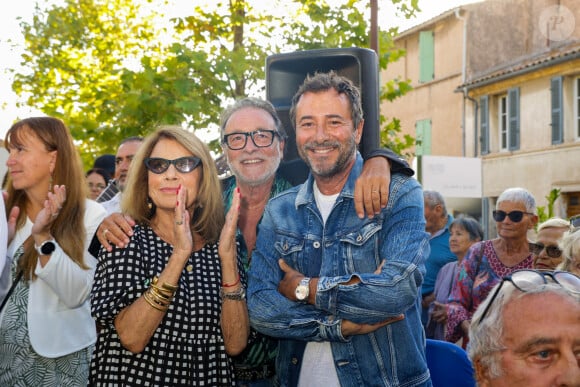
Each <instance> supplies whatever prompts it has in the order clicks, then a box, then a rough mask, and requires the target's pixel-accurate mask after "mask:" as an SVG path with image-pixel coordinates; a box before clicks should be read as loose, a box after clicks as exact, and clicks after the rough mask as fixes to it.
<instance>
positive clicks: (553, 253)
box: [528, 243, 562, 258]
mask: <svg viewBox="0 0 580 387" xmlns="http://www.w3.org/2000/svg"><path fill="white" fill-rule="evenodd" d="M528 246H529V247H530V252H531V253H532V254H534V255H540V253H541V252H542V251H544V249H546V254H548V257H550V258H560V257H561V256H562V250H560V248H559V247H558V246H544V245H543V244H541V243H528Z"/></svg>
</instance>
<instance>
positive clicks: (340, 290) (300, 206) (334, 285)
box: [248, 72, 431, 387]
mask: <svg viewBox="0 0 580 387" xmlns="http://www.w3.org/2000/svg"><path fill="white" fill-rule="evenodd" d="M290 117H291V121H292V122H293V124H294V125H295V129H296V143H297V146H298V150H299V154H300V157H301V158H302V159H303V160H304V161H305V162H306V163H307V164H308V165H309V167H310V169H311V174H310V176H309V177H308V180H307V181H306V182H305V183H304V184H302V185H300V186H297V187H295V188H292V189H290V190H288V191H286V192H284V193H282V194H280V195H279V196H277V197H275V198H273V199H271V201H270V203H269V204H268V206H267V207H266V210H265V212H264V216H263V219H262V222H261V224H260V229H259V230H260V231H259V234H258V240H257V245H256V250H255V251H254V254H253V260H252V265H251V266H250V272H249V289H248V308H249V311H250V318H251V322H252V325H253V326H254V327H255V328H256V329H257V330H258V331H260V332H262V333H264V334H266V335H270V336H274V337H278V338H280V339H281V340H280V347H279V355H278V359H277V364H276V366H277V375H278V378H279V382H280V384H281V385H282V386H325V387H330V386H338V385H343V386H430V385H431V381H430V379H429V371H428V370H427V363H426V360H425V337H424V332H423V328H422V325H421V305H420V300H421V295H420V287H421V284H422V281H423V276H424V274H425V267H424V261H425V259H426V257H427V256H428V255H429V239H428V234H427V233H426V232H425V218H424V214H423V193H422V190H421V187H420V185H419V184H418V183H417V181H416V180H414V179H413V178H410V177H408V176H403V175H401V174H393V176H392V177H391V185H390V191H389V200H388V203H387V206H386V208H384V209H383V210H382V211H381V212H380V213H379V214H378V215H376V216H374V217H372V218H370V217H369V218H364V219H360V218H359V217H358V216H357V215H356V212H355V209H354V202H353V196H354V182H355V180H356V178H357V177H358V176H359V174H360V172H361V168H362V158H361V156H360V154H359V153H358V151H357V145H358V143H359V141H360V138H361V134H362V128H363V119H362V107H361V100H360V94H359V91H358V89H356V87H354V86H353V85H352V83H351V82H350V81H349V80H348V79H346V78H344V77H340V76H338V75H336V74H335V73H334V72H330V73H327V74H316V75H314V76H313V77H309V78H307V79H306V81H305V82H304V84H303V85H302V86H301V87H300V89H299V90H298V92H297V94H296V95H295V96H294V98H293V101H292V108H291V110H290ZM374 194H376V193H373V195H374Z"/></svg>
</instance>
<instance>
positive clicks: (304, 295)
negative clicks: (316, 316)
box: [294, 277, 310, 302]
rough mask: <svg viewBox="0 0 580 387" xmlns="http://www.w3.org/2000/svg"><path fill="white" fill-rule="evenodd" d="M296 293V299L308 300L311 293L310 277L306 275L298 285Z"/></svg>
mask: <svg viewBox="0 0 580 387" xmlns="http://www.w3.org/2000/svg"><path fill="white" fill-rule="evenodd" d="M294 294H295V295H296V299H297V300H298V301H302V302H304V301H306V300H308V295H309V294H310V278H309V277H304V278H302V280H301V281H300V283H299V284H298V286H296V290H294Z"/></svg>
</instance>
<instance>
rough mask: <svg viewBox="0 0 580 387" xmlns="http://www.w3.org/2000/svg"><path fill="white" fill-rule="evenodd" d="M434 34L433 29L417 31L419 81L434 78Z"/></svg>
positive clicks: (427, 80)
mask: <svg viewBox="0 0 580 387" xmlns="http://www.w3.org/2000/svg"><path fill="white" fill-rule="evenodd" d="M434 43H435V35H434V34H433V31H421V32H420V33H419V82H421V83H423V82H429V81H432V80H433V79H435V47H434Z"/></svg>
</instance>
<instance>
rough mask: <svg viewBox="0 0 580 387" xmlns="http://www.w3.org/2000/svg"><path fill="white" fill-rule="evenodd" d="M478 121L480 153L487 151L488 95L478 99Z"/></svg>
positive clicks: (486, 152) (483, 153) (484, 153)
mask: <svg viewBox="0 0 580 387" xmlns="http://www.w3.org/2000/svg"><path fill="white" fill-rule="evenodd" d="M479 109H480V110H479V114H480V118H479V122H480V127H481V137H480V141H481V154H482V155H486V154H488V153H489V96H487V95H484V96H483V97H481V98H480V99H479Z"/></svg>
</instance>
